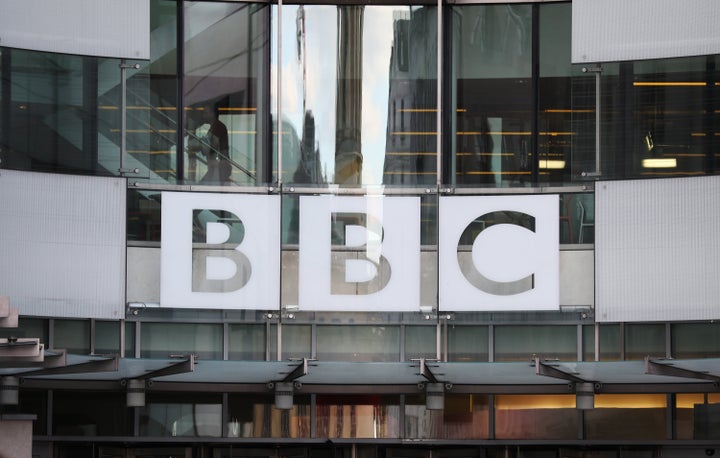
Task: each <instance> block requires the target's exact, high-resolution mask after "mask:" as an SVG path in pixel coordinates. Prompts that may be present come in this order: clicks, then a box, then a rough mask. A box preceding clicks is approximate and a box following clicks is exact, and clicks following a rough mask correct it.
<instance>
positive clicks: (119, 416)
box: [52, 390, 132, 436]
mask: <svg viewBox="0 0 720 458" xmlns="http://www.w3.org/2000/svg"><path fill="white" fill-rule="evenodd" d="M128 412H132V410H129V409H128V408H127V407H125V393H110V392H107V391H105V392H92V391H79V392H74V391H72V392H71V391H57V390H56V391H54V392H53V406H52V415H53V420H52V424H53V428H54V431H53V433H54V434H57V435H59V436H127V435H130V434H132V415H129V414H128Z"/></svg>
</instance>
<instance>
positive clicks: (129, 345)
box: [124, 321, 135, 358]
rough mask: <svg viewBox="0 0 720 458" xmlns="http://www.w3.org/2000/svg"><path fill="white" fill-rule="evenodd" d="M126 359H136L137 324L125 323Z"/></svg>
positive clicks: (132, 322)
mask: <svg viewBox="0 0 720 458" xmlns="http://www.w3.org/2000/svg"><path fill="white" fill-rule="evenodd" d="M124 332H125V355H124V357H125V358H134V357H135V322H134V321H127V322H125V331H124Z"/></svg>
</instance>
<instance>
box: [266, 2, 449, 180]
mask: <svg viewBox="0 0 720 458" xmlns="http://www.w3.org/2000/svg"><path fill="white" fill-rule="evenodd" d="M273 14H274V15H277V8H274V9H273ZM283 15H284V17H283V20H282V24H283V31H282V33H283V43H287V44H288V46H284V47H283V55H282V56H281V61H282V72H283V73H282V81H283V88H282V98H283V99H282V101H283V107H282V110H283V111H282V123H283V128H282V138H283V140H282V149H283V166H282V167H283V171H282V173H283V182H286V183H303V184H320V183H335V184H339V185H346V186H357V185H377V184H387V185H401V184H406V185H418V184H433V183H435V177H436V157H437V156H436V142H437V141H436V132H437V100H436V99H437V84H436V78H437V62H436V56H437V16H436V8H434V7H427V6H377V5H364V6H363V5H341V6H330V5H284V6H283ZM272 22H273V24H275V23H276V20H275V18H273V21H272ZM328 45H329V46H328ZM273 51H274V49H273ZM272 62H273V64H272V65H273V67H277V64H276V62H278V57H277V56H275V55H273V58H272ZM272 106H273V107H275V104H274V103H273V105H272Z"/></svg>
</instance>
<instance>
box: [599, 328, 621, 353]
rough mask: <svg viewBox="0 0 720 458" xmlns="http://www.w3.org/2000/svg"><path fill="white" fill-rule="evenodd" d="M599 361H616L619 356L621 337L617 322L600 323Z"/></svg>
mask: <svg viewBox="0 0 720 458" xmlns="http://www.w3.org/2000/svg"><path fill="white" fill-rule="evenodd" d="M598 332H599V333H600V335H599V338H600V361H617V360H619V359H620V357H621V350H622V339H621V335H620V334H621V329H620V325H619V324H603V325H600V327H599V330H598Z"/></svg>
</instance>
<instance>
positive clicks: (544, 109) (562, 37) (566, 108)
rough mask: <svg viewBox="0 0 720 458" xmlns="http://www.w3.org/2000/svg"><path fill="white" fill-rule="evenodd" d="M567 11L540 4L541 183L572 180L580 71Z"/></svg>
mask: <svg viewBox="0 0 720 458" xmlns="http://www.w3.org/2000/svg"><path fill="white" fill-rule="evenodd" d="M571 10H572V8H571V4H570V3H556V4H547V5H546V4H541V5H540V44H539V49H540V58H539V59H540V80H539V81H538V85H539V90H538V105H539V106H538V156H539V164H538V171H539V176H538V180H539V181H540V182H543V183H552V184H557V183H569V182H571V181H573V177H572V175H571V171H570V163H571V158H572V156H571V146H572V141H571V138H572V136H573V135H574V132H573V125H572V98H571V94H572V81H573V77H574V76H577V75H581V74H582V72H581V70H580V68H579V67H577V66H575V67H573V66H572V65H571V64H570V43H571V19H572V11H571ZM575 178H577V177H575ZM562 243H568V242H562ZM570 243H572V242H570Z"/></svg>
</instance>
